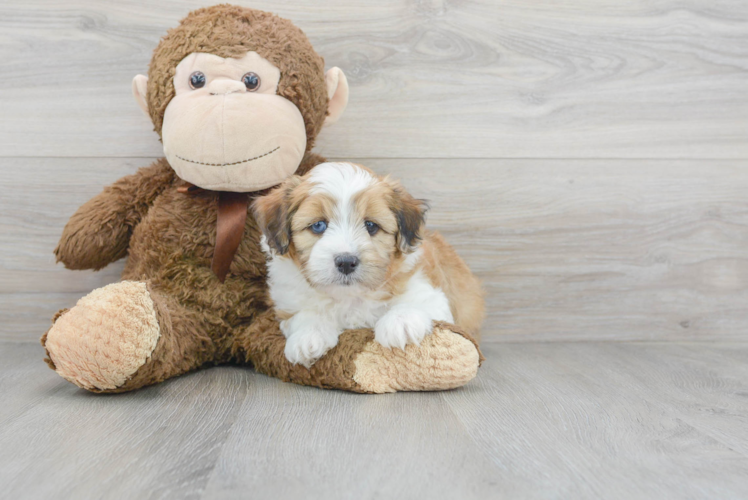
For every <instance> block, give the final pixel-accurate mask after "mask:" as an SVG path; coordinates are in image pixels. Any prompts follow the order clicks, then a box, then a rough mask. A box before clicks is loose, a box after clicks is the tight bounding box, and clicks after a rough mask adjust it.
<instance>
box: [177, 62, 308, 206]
mask: <svg viewBox="0 0 748 500" xmlns="http://www.w3.org/2000/svg"><path fill="white" fill-rule="evenodd" d="M280 77H281V75H280V70H279V69H278V68H277V67H275V66H274V65H273V64H272V63H271V62H269V61H268V60H267V59H264V58H263V57H261V56H259V55H258V54H257V53H256V52H248V53H247V54H246V55H245V56H244V57H242V58H241V59H233V58H223V57H219V56H216V55H213V54H204V53H192V54H190V55H189V56H187V57H186V58H184V59H183V60H182V61H181V62H180V63H179V64H178V65H177V67H176V73H175V74H174V88H175V91H176V95H175V97H174V98H173V99H172V100H171V102H170V103H169V105H168V106H167V107H166V112H165V113H164V122H163V129H162V140H163V143H164V153H165V155H166V158H167V159H168V160H169V163H170V164H171V166H172V168H174V170H175V171H176V172H177V175H179V177H181V178H182V179H184V180H186V181H188V182H191V183H192V184H195V185H196V186H199V187H202V188H205V189H211V190H222V191H239V192H245V191H256V190H260V189H264V188H267V187H270V186H274V185H276V184H278V183H280V182H281V181H283V180H284V179H286V178H287V177H289V176H290V175H292V174H293V173H294V172H295V171H296V169H297V167H298V166H299V163H300V162H301V160H302V158H303V156H304V152H305V150H306V129H305V126H304V119H303V117H302V116H301V113H300V112H299V110H298V108H297V107H296V106H295V105H294V104H293V103H292V102H291V101H289V100H288V99H286V98H284V97H281V96H279V95H277V90H278V82H279V81H280Z"/></svg>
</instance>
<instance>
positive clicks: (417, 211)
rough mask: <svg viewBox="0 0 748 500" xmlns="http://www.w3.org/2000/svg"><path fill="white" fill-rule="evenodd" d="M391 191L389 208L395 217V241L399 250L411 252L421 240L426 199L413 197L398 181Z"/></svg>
mask: <svg viewBox="0 0 748 500" xmlns="http://www.w3.org/2000/svg"><path fill="white" fill-rule="evenodd" d="M393 192H394V197H393V201H392V205H391V208H392V212H393V213H394V214H395V218H396V219H397V235H396V236H395V241H396V243H397V246H398V247H399V248H400V251H402V252H403V253H411V252H413V251H414V250H415V249H416V247H418V243H419V242H420V241H421V238H422V233H423V227H424V224H425V222H426V212H427V211H428V209H429V205H428V203H427V202H426V200H418V199H416V198H413V197H412V196H411V195H410V194H409V193H408V192H407V191H405V189H403V187H402V186H401V185H400V184H398V183H393Z"/></svg>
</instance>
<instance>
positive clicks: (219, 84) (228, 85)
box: [208, 78, 247, 95]
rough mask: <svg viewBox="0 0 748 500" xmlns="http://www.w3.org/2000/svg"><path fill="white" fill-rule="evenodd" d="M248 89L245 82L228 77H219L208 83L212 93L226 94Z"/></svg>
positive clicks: (209, 90)
mask: <svg viewBox="0 0 748 500" xmlns="http://www.w3.org/2000/svg"><path fill="white" fill-rule="evenodd" d="M246 91H247V87H246V86H245V85H244V83H243V82H240V81H238V80H230V79H228V78H217V79H215V80H213V81H212V82H210V83H209V84H208V92H210V93H211V94H212V95H226V94H233V93H235V92H246Z"/></svg>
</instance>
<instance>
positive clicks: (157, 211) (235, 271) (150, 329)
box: [42, 5, 479, 392]
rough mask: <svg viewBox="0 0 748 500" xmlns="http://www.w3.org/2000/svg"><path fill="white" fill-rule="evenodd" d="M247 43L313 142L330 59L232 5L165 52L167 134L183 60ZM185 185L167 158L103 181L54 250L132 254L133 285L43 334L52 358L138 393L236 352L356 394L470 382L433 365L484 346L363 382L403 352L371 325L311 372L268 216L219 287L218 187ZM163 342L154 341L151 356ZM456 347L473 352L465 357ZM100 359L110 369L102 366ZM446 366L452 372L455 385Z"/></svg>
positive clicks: (240, 358) (160, 82)
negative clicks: (383, 347) (293, 327)
mask: <svg viewBox="0 0 748 500" xmlns="http://www.w3.org/2000/svg"><path fill="white" fill-rule="evenodd" d="M248 50H253V51H256V52H257V53H258V54H260V55H261V56H263V57H264V58H266V59H267V60H269V61H271V62H272V63H273V64H275V65H277V66H278V68H280V70H281V74H282V76H281V79H280V83H279V87H278V94H279V95H282V96H284V97H286V98H287V99H289V100H290V101H291V102H293V103H294V104H295V105H296V106H297V107H298V108H299V111H300V112H301V114H302V116H303V117H304V121H305V125H306V131H307V136H308V137H307V147H308V149H309V148H311V145H312V144H313V143H314V139H315V137H316V135H317V133H318V131H319V129H320V128H321V126H322V124H323V122H324V120H325V115H326V109H327V102H328V95H327V88H326V85H325V78H324V73H323V61H322V58H321V57H319V56H318V55H317V54H316V53H315V52H314V50H313V49H312V47H311V45H310V44H309V42H308V40H307V39H306V37H305V36H304V35H303V33H302V32H301V30H299V29H298V28H296V27H294V26H293V25H292V24H291V23H290V22H289V21H286V20H284V19H280V18H278V17H276V16H274V15H272V14H269V13H265V12H260V11H256V10H252V9H246V8H241V7H233V6H228V5H220V6H215V7H211V8H206V9H200V10H197V11H195V12H193V13H191V14H190V15H188V16H187V18H186V19H185V20H184V21H183V22H182V23H181V24H180V25H179V26H178V27H177V28H175V29H173V30H171V31H169V33H168V34H167V35H166V37H164V39H163V40H162V41H161V43H160V44H159V46H158V48H157V49H156V51H155V53H154V56H153V60H152V61H151V66H150V79H149V81H148V103H147V105H148V110H149V112H150V114H151V117H152V119H153V124H154V127H155V129H156V131H158V132H160V130H161V125H162V122H163V112H164V109H165V108H166V106H167V104H168V103H169V100H170V99H171V97H172V96H173V95H174V87H173V84H172V77H173V75H174V69H175V67H176V65H177V64H178V63H179V61H180V60H181V59H182V58H184V57H185V56H186V55H187V54H189V53H192V52H197V51H200V52H210V53H213V54H216V55H219V56H221V57H241V56H243V55H244V54H246V52H247V51H248ZM322 161H323V159H322V158H321V157H319V156H317V155H315V154H313V153H311V152H308V151H307V153H306V154H305V156H304V158H303V160H302V162H301V164H300V165H299V167H298V170H297V173H299V174H304V173H306V172H307V171H309V170H310V169H311V168H312V167H314V166H315V165H317V164H319V163H321V162H322ZM185 184H186V183H185V182H184V181H183V180H181V179H179V178H178V177H177V176H176V174H175V172H174V170H173V169H172V168H171V167H170V165H169V164H168V162H167V161H166V160H165V159H161V160H157V161H156V162H154V163H153V164H152V165H151V166H149V167H146V168H142V169H140V170H139V171H138V172H137V173H135V174H133V175H130V176H127V177H124V178H122V179H120V180H119V181H117V182H115V183H114V184H113V185H111V186H109V187H107V188H105V189H104V191H103V192H102V193H101V194H99V195H98V196H96V197H94V198H93V199H92V200H90V201H88V202H87V203H86V204H84V205H83V206H82V207H80V208H79V209H78V211H77V212H76V213H75V214H74V215H73V216H72V217H71V219H70V220H69V222H68V224H67V225H66V226H65V229H64V230H63V234H62V237H61V238H60V242H59V245H58V246H57V248H56V249H55V255H56V256H57V260H58V261H59V262H62V263H64V264H65V266H66V267H68V268H69V269H101V268H103V267H104V266H106V265H108V264H109V263H111V262H114V261H115V260H118V259H120V258H123V257H125V256H127V263H126V265H125V269H124V271H123V273H122V278H123V280H125V281H126V282H128V283H129V284H124V283H125V282H123V283H120V284H117V285H114V286H112V287H111V288H110V287H107V288H104V289H102V290H98V291H94V292H92V293H91V294H90V295H89V296H87V297H86V298H85V299H83V300H82V301H81V303H79V304H78V305H76V306H75V307H73V308H72V309H70V310H69V311H63V312H61V313H59V314H58V315H57V316H55V318H54V320H53V321H54V323H53V325H52V327H51V328H50V330H49V331H48V332H47V333H46V334H45V335H44V336H43V337H42V344H43V345H44V346H45V347H46V350H47V354H48V356H49V359H48V360H47V362H48V364H49V365H50V367H52V368H53V369H56V370H57V371H58V373H60V374H61V375H63V376H65V377H66V378H68V380H70V381H71V382H73V383H75V384H77V385H79V386H80V387H83V388H85V389H88V390H90V391H94V392H123V391H128V390H132V389H137V388H139V387H143V386H145V385H149V384H154V383H157V382H161V381H163V380H166V379H168V378H170V377H174V376H177V375H180V374H183V373H186V372H188V371H190V370H194V369H197V368H200V367H203V366H207V365H213V364H218V363H228V362H233V363H247V364H252V365H254V367H255V369H256V370H257V371H259V372H261V373H265V374H268V375H271V376H274V377H278V378H280V379H282V380H285V381H290V382H295V383H299V384H306V385H315V386H319V387H326V388H338V389H345V390H350V391H356V392H379V391H380V390H382V391H384V390H390V388H397V387H398V384H405V383H404V382H398V381H402V380H405V379H411V378H412V377H416V378H418V379H419V380H422V381H423V383H419V384H420V385H418V387H420V388H446V387H456V386H458V385H462V384H463V383H465V377H464V376H463V375H454V373H453V370H451V369H449V370H447V371H443V370H439V369H435V368H434V367H435V366H441V365H440V363H441V364H444V363H446V364H450V363H453V362H457V363H458V364H459V363H467V364H470V363H471V362H472V361H471V360H474V359H475V357H476V354H477V353H478V350H477V349H478V348H477V344H474V347H475V352H470V353H469V355H467V356H466V355H465V354H460V353H457V354H456V353H455V352H450V351H449V349H441V350H439V349H436V350H434V349H431V350H426V351H423V352H420V353H419V354H418V356H419V359H421V360H425V361H423V362H417V363H416V362H413V363H408V362H406V363H402V362H398V363H397V367H396V368H392V369H391V370H389V371H388V372H387V374H384V375H382V377H383V378H382V377H380V378H382V379H381V380H380V378H377V377H375V378H377V380H374V381H373V380H372V379H371V377H370V376H367V377H364V379H362V380H363V382H357V381H356V374H357V371H358V368H357V365H356V363H357V359H364V358H360V356H361V355H362V353H364V352H367V353H368V354H367V357H366V358H365V359H367V360H368V361H367V362H366V363H365V365H366V366H380V367H386V366H390V365H389V364H388V363H389V362H388V359H389V357H390V356H391V355H392V354H391V353H386V352H382V353H379V354H373V353H376V352H377V351H376V350H373V351H372V347H371V343H372V342H373V332H372V331H371V330H355V331H349V332H346V333H344V334H343V335H342V336H341V339H340V341H339V343H338V346H337V347H336V348H335V349H333V350H332V351H330V352H329V353H328V354H327V355H326V356H325V357H324V358H322V359H321V360H319V362H318V363H317V364H315V365H314V366H313V367H312V368H311V369H306V368H304V367H301V366H298V365H297V366H294V365H292V364H291V363H289V362H288V361H287V360H286V358H285V356H284V355H283V350H284V347H285V338H284V337H283V334H282V333H281V331H280V329H279V326H278V322H277V321H276V319H275V313H274V311H273V310H272V308H271V301H270V297H269V295H268V289H267V283H266V279H267V270H266V265H265V255H264V254H263V252H262V250H261V248H260V236H261V233H260V230H259V229H258V225H257V222H256V221H255V219H254V217H252V216H251V215H250V216H248V217H247V219H246V224H245V228H244V235H243V239H242V242H241V244H240V245H239V248H238V250H237V253H236V256H235V258H234V260H233V262H232V265H231V268H230V272H229V274H228V276H227V278H226V280H225V282H224V283H221V282H220V281H219V280H218V278H217V277H216V276H215V275H214V274H213V272H212V271H211V268H210V265H211V258H212V256H213V250H214V248H215V234H216V211H217V197H218V193H216V192H211V191H196V192H192V193H184V192H180V188H184V187H185ZM262 194H264V193H263V192H255V193H248V194H247V196H249V197H250V198H251V199H253V198H256V197H258V196H260V195H262ZM97 298H98V299H97ZM99 299H100V300H99ZM83 306H85V307H83ZM118 309H119V310H118ZM153 318H155V320H156V323H157V326H154V323H153ZM133 322H134V323H135V324H136V325H133ZM126 325H129V326H126ZM445 328H451V327H445ZM445 331H447V330H445ZM445 335H446V338H448V339H449V342H445V341H444V339H442V338H441V337H440V338H439V339H436V338H435V339H434V341H435V342H436V343H437V344H439V345H451V344H452V343H454V341H455V337H465V338H467V339H468V340H470V342H471V343H473V342H474V341H473V340H472V338H471V336H470V335H469V334H467V333H461V332H459V331H457V333H454V332H452V333H446V334H445ZM154 338H155V339H156V341H155V347H153V349H152V350H151V351H150V352H147V351H148V350H149V348H150V347H151V346H152V345H153V339H154ZM115 344H118V345H115ZM367 346H368V347H367ZM123 353H124V354H123ZM455 355H457V356H458V358H460V360H461V361H459V360H457V361H455V360H456V358H455ZM477 355H478V356H479V353H478V354H477ZM101 356H103V357H104V358H105V359H107V360H111V361H112V366H107V369H106V370H105V373H104V372H102V373H101V374H98V373H96V370H97V368H96V367H97V363H100V359H101ZM371 356H374V357H375V358H378V359H373V360H372V359H371ZM118 359H119V361H118ZM140 359H142V360H143V361H142V364H141V365H140V366H139V367H137V369H135V371H134V372H133V368H134V367H135V365H137V362H132V363H131V362H130V361H132V360H140ZM123 360H125V361H123ZM108 362H109V361H107V363H108ZM473 364H475V363H473ZM393 366H394V365H393ZM382 369H383V370H386V369H385V368H382ZM367 373H373V371H372V370H368V369H367ZM450 373H452V375H450ZM100 375H101V376H100ZM442 375H445V376H446V377H447V378H449V379H451V380H452V382H451V383H447V384H445V383H444V380H443V377H442ZM429 378H431V379H433V380H434V385H430V384H429V383H428V380H429ZM400 386H401V387H406V386H407V384H405V385H400Z"/></svg>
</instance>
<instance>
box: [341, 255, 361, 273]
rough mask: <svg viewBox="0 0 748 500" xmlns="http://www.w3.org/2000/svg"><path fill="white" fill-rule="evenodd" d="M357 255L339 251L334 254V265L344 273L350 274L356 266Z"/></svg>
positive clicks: (357, 261)
mask: <svg viewBox="0 0 748 500" xmlns="http://www.w3.org/2000/svg"><path fill="white" fill-rule="evenodd" d="M358 263H359V260H358V257H356V256H355V255H353V254H352V253H341V254H340V255H336V256H335V267H337V268H338V271H340V272H341V273H343V274H345V275H349V274H351V273H352V272H353V271H355V270H356V267H358Z"/></svg>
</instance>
